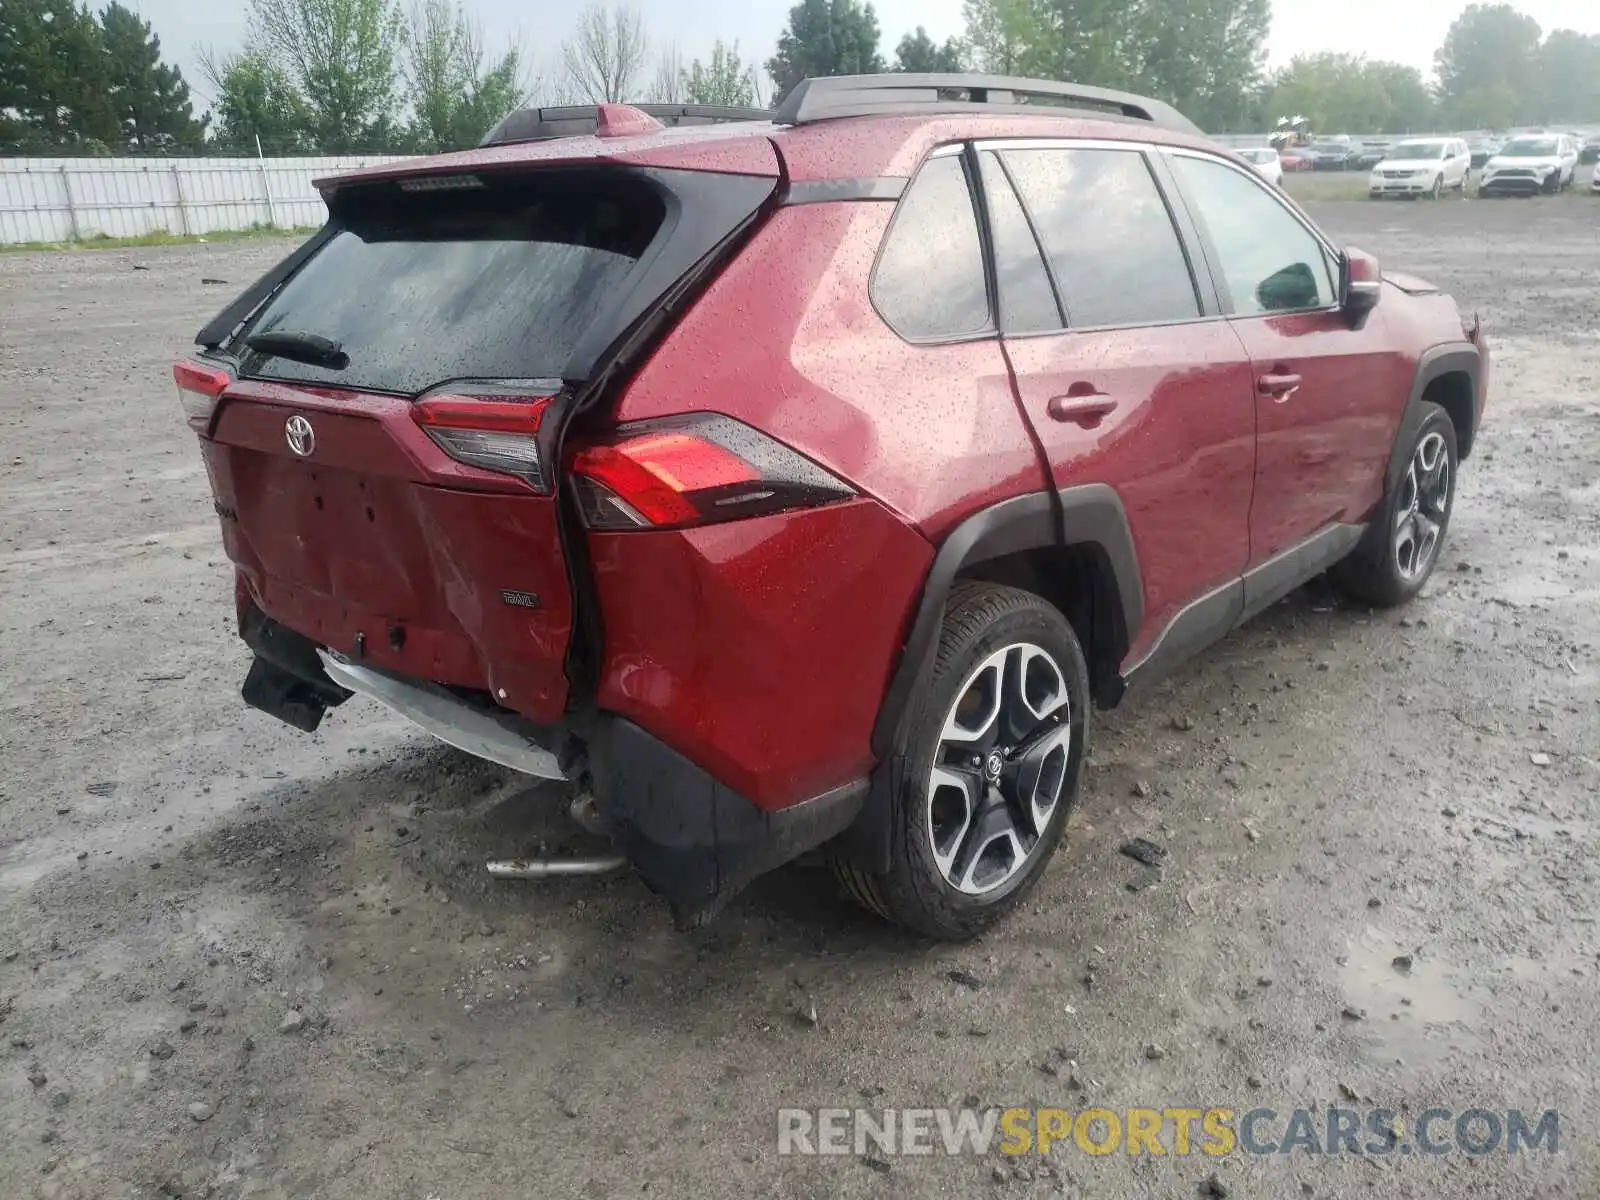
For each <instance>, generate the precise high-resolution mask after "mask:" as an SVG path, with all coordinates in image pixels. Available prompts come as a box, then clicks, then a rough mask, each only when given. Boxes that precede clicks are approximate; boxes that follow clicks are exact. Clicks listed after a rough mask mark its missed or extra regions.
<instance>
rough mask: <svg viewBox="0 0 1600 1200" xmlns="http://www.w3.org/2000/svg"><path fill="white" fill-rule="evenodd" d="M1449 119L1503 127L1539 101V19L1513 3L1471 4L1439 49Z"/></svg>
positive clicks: (1523, 117)
mask: <svg viewBox="0 0 1600 1200" xmlns="http://www.w3.org/2000/svg"><path fill="white" fill-rule="evenodd" d="M1434 66H1435V68H1436V69H1437V70H1438V73H1439V103H1440V107H1441V109H1442V111H1443V114H1444V116H1445V119H1446V120H1447V121H1451V122H1454V123H1455V124H1459V125H1468V126H1489V127H1494V128H1498V127H1503V126H1506V125H1510V124H1513V123H1515V122H1518V121H1523V120H1527V119H1529V118H1531V117H1532V116H1533V115H1534V110H1535V109H1537V108H1538V106H1539V100H1538V97H1539V83H1540V80H1539V23H1538V22H1537V21H1535V20H1534V19H1533V18H1532V17H1529V16H1525V15H1524V14H1522V13H1520V12H1518V11H1517V10H1516V9H1514V8H1512V7H1511V6H1510V5H1509V4H1469V5H1468V6H1467V7H1466V8H1465V9H1464V10H1463V11H1462V13H1461V15H1460V16H1459V17H1457V18H1456V20H1455V24H1453V25H1451V26H1450V31H1449V33H1447V34H1446V35H1445V39H1444V45H1442V46H1440V47H1439V50H1438V53H1436V54H1435V55H1434Z"/></svg>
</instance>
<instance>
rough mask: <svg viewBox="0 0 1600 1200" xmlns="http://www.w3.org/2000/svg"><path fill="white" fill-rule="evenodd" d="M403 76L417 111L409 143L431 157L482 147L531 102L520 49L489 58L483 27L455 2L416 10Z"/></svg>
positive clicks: (436, 1) (435, 1) (426, 0)
mask: <svg viewBox="0 0 1600 1200" xmlns="http://www.w3.org/2000/svg"><path fill="white" fill-rule="evenodd" d="M403 73H404V76H405V81H406V84H407V86H408V88H409V90H410V93H411V105H412V115H411V125H410V129H409V138H408V140H409V141H410V142H411V143H412V145H413V146H414V147H415V148H416V149H418V150H422V151H424V152H427V153H432V152H434V151H439V150H461V149H465V148H467V147H469V146H476V145H477V144H478V143H479V142H480V141H482V140H483V135H484V134H486V133H488V132H489V130H490V129H491V128H492V127H493V126H494V124H495V122H497V121H498V120H499V119H500V118H501V117H503V116H505V115H506V113H508V112H510V111H511V110H512V109H514V108H516V107H517V106H518V105H519V104H521V103H522V101H523V99H524V97H525V90H524V88H523V86H522V78H521V58H520V56H519V54H518V53H517V50H516V48H515V47H511V48H508V49H506V50H505V51H504V52H503V53H502V54H500V56H499V57H498V58H494V59H488V58H486V56H485V53H484V49H483V35H482V32H481V31H480V29H479V27H478V25H477V24H476V23H475V22H474V21H473V20H472V19H471V18H470V17H469V16H467V14H466V11H465V10H464V9H462V8H460V7H456V8H452V7H451V4H450V0H417V2H416V3H415V4H414V5H413V6H412V9H411V13H410V19H409V21H408V24H407V27H406V35H405V54H404V67H403Z"/></svg>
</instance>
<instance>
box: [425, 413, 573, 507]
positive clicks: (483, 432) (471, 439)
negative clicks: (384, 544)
mask: <svg viewBox="0 0 1600 1200" xmlns="http://www.w3.org/2000/svg"><path fill="white" fill-rule="evenodd" d="M554 398H555V394H554V392H548V393H514V392H509V391H506V390H503V389H487V390H483V391H477V390H471V391H468V390H465V389H461V388H459V387H458V388H453V389H452V390H450V391H448V392H437V393H434V394H432V395H428V396H424V397H423V398H422V399H420V400H418V401H417V402H416V403H415V404H414V405H412V407H411V415H412V417H413V418H414V419H415V420H416V422H417V424H418V425H420V426H421V427H422V430H423V432H424V433H426V434H427V435H428V436H429V437H430V438H432V439H433V442H434V444H435V445H437V446H438V447H439V449H441V450H443V451H444V452H445V453H446V454H448V455H449V456H450V457H451V458H453V459H455V460H456V461H457V462H463V463H466V464H467V465H468V466H473V467H482V468H483V469H484V470H486V471H497V472H499V473H501V474H503V475H515V476H516V477H517V478H518V479H522V480H525V481H526V482H528V483H530V484H532V485H533V486H534V487H535V488H537V489H538V490H539V491H541V492H548V491H549V490H550V479H549V477H548V475H547V473H546V471H545V469H544V461H543V452H542V451H541V449H540V446H539V426H540V424H541V423H542V422H543V420H544V414H545V411H546V410H547V409H548V408H549V407H550V402H551V401H552V400H553V399H554Z"/></svg>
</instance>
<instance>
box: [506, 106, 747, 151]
mask: <svg viewBox="0 0 1600 1200" xmlns="http://www.w3.org/2000/svg"><path fill="white" fill-rule="evenodd" d="M628 107H629V108H636V109H638V110H639V111H640V112H642V113H648V114H649V115H650V116H652V117H654V118H655V119H656V120H658V121H660V122H661V123H662V124H663V125H720V124H722V123H723V122H725V121H771V120H772V117H773V113H772V110H770V109H765V108H735V107H733V106H732V105H727V104H630V105H629V106H628ZM599 114H600V106H599V105H598V104H570V105H562V106H560V107H557V108H519V109H517V111H516V112H513V113H508V114H507V115H506V116H505V117H504V118H502V119H501V121H500V123H499V124H498V125H496V126H495V127H494V128H493V129H491V130H490V131H489V132H488V134H487V135H485V137H484V139H483V141H481V142H479V143H478V145H479V146H503V145H505V144H506V143H508V142H542V141H545V140H547V139H549V138H561V137H582V136H584V135H586V134H590V133H593V132H594V131H595V126H596V125H598V124H599V120H600V116H599Z"/></svg>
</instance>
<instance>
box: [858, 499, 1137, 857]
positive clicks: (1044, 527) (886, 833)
mask: <svg viewBox="0 0 1600 1200" xmlns="http://www.w3.org/2000/svg"><path fill="white" fill-rule="evenodd" d="M1086 543H1087V544H1093V545H1095V546H1098V547H1099V548H1100V550H1101V551H1102V552H1103V553H1104V554H1105V557H1106V560H1107V562H1109V563H1110V565H1111V569H1112V571H1113V573H1114V574H1115V576H1116V581H1117V592H1118V596H1119V599H1120V601H1121V606H1122V618H1123V621H1124V622H1125V628H1126V629H1127V630H1128V633H1129V636H1130V637H1131V636H1133V635H1134V634H1135V633H1137V631H1138V629H1139V625H1140V622H1141V621H1142V620H1143V619H1144V584H1143V580H1142V578H1141V577H1140V574H1139V559H1138V555H1137V554H1136V553H1135V551H1134V545H1133V531H1132V530H1131V529H1130V528H1129V526H1128V516H1127V513H1126V512H1125V511H1124V509H1123V507H1122V499H1121V497H1119V496H1118V495H1117V493H1116V491H1115V490H1114V489H1113V488H1111V487H1110V486H1108V485H1106V484H1103V483H1091V484H1084V485H1081V486H1078V487H1070V488H1066V489H1064V490H1062V491H1060V492H1030V493H1028V494H1027V495H1023V496H1015V497H1013V498H1012V499H1010V500H1003V501H1001V502H1000V503H999V504H995V505H992V506H990V507H989V508H985V509H982V510H981V511H979V512H976V513H974V514H973V515H972V516H970V517H968V518H967V519H966V520H964V521H962V522H961V524H959V525H957V526H956V527H955V529H954V530H952V531H951V533H950V534H949V536H947V537H946V538H945V539H944V541H943V542H942V543H940V546H939V549H938V551H937V552H936V553H935V555H934V559H933V565H932V566H931V567H930V568H929V569H928V578H927V581H926V582H925V583H924V585H923V589H922V597H921V600H920V601H919V602H918V604H917V611H916V615H915V617H914V618H913V619H912V622H911V628H910V632H909V633H908V635H907V637H906V642H905V647H904V649H903V650H902V652H901V655H900V661H899V663H898V664H897V665H896V667H895V670H894V674H893V676H892V677H891V678H890V681H889V686H888V688H887V690H886V691H885V692H884V698H883V703H882V705H880V706H879V709H878V719H877V722H876V723H875V724H874V725H873V728H872V752H873V754H874V755H875V756H876V758H877V760H878V765H877V767H876V768H875V769H874V770H873V773H872V777H871V785H870V789H869V792H868V796H867V801H866V803H865V805H863V807H862V809H861V812H860V814H859V815H858V817H857V818H856V821H855V823H854V824H853V825H852V826H851V827H850V829H849V830H847V831H846V833H845V834H844V836H843V837H842V838H841V839H840V841H839V843H838V846H837V848H838V850H839V851H840V852H841V853H842V854H844V855H846V856H848V857H849V858H850V859H851V860H853V861H855V862H856V863H858V864H859V865H860V866H862V867H863V868H865V869H867V870H871V871H878V872H882V871H886V870H888V869H889V866H890V863H889V855H890V853H891V849H890V846H891V838H892V828H893V815H894V811H895V803H896V799H895V798H896V797H897V796H898V795H899V792H900V783H901V779H902V776H903V774H904V763H903V761H902V759H901V755H900V753H899V748H898V746H899V741H900V732H901V725H902V722H903V721H904V720H905V714H906V709H907V707H908V706H909V704H910V701H911V697H912V696H913V695H914V694H915V692H916V689H917V688H918V687H919V686H921V685H922V684H923V683H924V682H925V681H926V679H927V676H928V673H929V672H930V671H931V670H932V666H933V659H934V654H935V652H936V650H937V647H938V644H939V631H940V628H941V626H942V625H943V623H944V610H945V604H946V602H947V601H948V600H949V597H950V589H951V588H952V587H953V586H954V584H955V579H956V576H957V575H958V574H959V573H960V571H961V570H962V569H963V568H964V567H970V566H972V565H974V564H976V563H982V562H987V561H989V560H991V559H996V558H1002V557H1004V556H1006V555H1008V554H1016V553H1018V552H1020V551H1025V550H1039V549H1047V548H1049V547H1058V548H1060V549H1062V550H1063V551H1064V550H1065V549H1066V548H1067V547H1069V546H1074V545H1082V544H1086Z"/></svg>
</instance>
